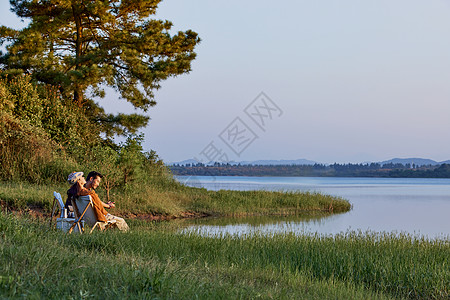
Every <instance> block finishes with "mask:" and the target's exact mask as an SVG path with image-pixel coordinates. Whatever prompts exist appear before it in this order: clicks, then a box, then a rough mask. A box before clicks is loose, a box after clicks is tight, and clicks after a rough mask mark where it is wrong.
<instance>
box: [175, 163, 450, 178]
mask: <svg viewBox="0 0 450 300" xmlns="http://www.w3.org/2000/svg"><path fill="white" fill-rule="evenodd" d="M170 169H171V170H172V172H173V174H174V175H197V176H292V177H402V178H450V164H441V165H437V166H436V165H422V166H418V165H415V164H405V165H403V164H400V163H397V164H394V163H388V164H383V165H381V164H379V163H370V164H350V163H349V164H337V163H335V164H332V165H324V164H315V165H241V164H237V165H233V164H229V163H214V164H213V165H206V164H203V163H197V164H186V165H178V164H175V165H173V166H170Z"/></svg>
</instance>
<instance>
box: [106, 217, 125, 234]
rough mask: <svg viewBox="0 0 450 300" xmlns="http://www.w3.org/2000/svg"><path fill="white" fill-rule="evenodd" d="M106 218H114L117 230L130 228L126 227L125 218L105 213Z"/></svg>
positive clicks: (109, 219)
mask: <svg viewBox="0 0 450 300" xmlns="http://www.w3.org/2000/svg"><path fill="white" fill-rule="evenodd" d="M106 220H108V221H111V220H115V221H116V226H117V228H119V230H121V231H128V230H130V227H128V224H127V222H125V220H124V219H123V218H121V217H117V216H114V215H112V214H107V215H106Z"/></svg>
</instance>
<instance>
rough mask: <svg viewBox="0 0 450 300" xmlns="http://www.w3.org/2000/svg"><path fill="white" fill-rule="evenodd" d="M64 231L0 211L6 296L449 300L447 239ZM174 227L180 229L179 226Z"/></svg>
mask: <svg viewBox="0 0 450 300" xmlns="http://www.w3.org/2000/svg"><path fill="white" fill-rule="evenodd" d="M131 225H132V231H131V232H129V233H126V234H124V233H120V232H114V231H109V232H103V233H102V232H96V233H95V234H92V235H82V236H80V235H75V234H72V235H65V234H63V233H60V232H58V231H55V230H49V229H48V228H47V227H45V226H43V225H41V224H39V223H38V222H37V221H35V220H29V219H26V218H19V217H15V216H13V215H10V214H5V213H0V241H1V242H0V270H1V275H0V276H1V277H0V282H1V284H0V298H19V297H26V298H36V299H39V298H42V299H43V298H50V299H69V298H77V299H78V298H93V299H101V298H106V297H113V298H128V299H143V298H145V299H150V298H163V299H165V298H181V299H192V298H200V299H211V298H214V299H216V298H219V299H236V298H263V299H271V298H275V299H292V298H296V299H448V297H449V296H450V291H449V286H450V268H449V265H448V253H449V250H450V241H449V240H448V239H444V240H428V239H424V238H417V237H413V236H410V235H404V234H383V233H381V234H380V233H370V232H368V233H361V232H356V233H355V232H348V233H345V234H341V235H336V236H319V235H301V236H296V235H293V234H277V235H274V236H261V235H247V236H243V237H236V236H229V235H226V236H219V237H203V236H200V235H198V234H196V233H191V234H181V233H179V231H178V230H177V226H174V224H173V223H171V222H168V223H145V222H141V221H132V222H131ZM173 227H175V228H173Z"/></svg>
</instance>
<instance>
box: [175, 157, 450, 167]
mask: <svg viewBox="0 0 450 300" xmlns="http://www.w3.org/2000/svg"><path fill="white" fill-rule="evenodd" d="M197 163H199V162H198V161H197V160H195V159H187V160H183V161H180V162H173V163H169V164H168V165H169V166H171V165H180V166H185V165H188V164H190V165H195V164H197ZM370 163H371V162H364V163H363V164H370ZM390 163H392V164H402V165H406V164H411V165H412V164H415V165H416V166H428V165H432V166H437V165H441V164H450V160H446V161H441V162H437V161H435V160H432V159H426V158H417V157H414V158H393V159H390V160H385V161H381V162H378V164H380V165H385V164H390ZM205 164H206V165H213V164H214V162H209V163H205ZM229 164H230V165H238V164H241V165H251V166H256V165H258V166H270V165H271V166H280V165H314V164H322V163H320V162H316V161H313V160H308V159H304V158H302V159H295V160H288V159H281V160H254V161H240V162H236V161H230V162H229ZM324 165H328V164H324Z"/></svg>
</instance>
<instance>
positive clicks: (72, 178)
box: [67, 172, 84, 184]
mask: <svg viewBox="0 0 450 300" xmlns="http://www.w3.org/2000/svg"><path fill="white" fill-rule="evenodd" d="M83 175H84V173H83V172H72V173H70V175H69V177H68V178H67V181H68V182H69V183H70V184H74V183H75V182H77V181H78V179H80V178H81V177H82V176H83Z"/></svg>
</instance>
